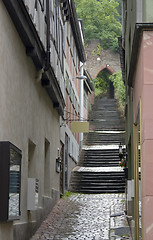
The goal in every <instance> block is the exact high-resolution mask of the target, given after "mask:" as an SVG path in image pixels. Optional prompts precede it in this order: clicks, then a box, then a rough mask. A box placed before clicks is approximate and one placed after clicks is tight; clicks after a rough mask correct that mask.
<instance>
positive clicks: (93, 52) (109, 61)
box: [85, 39, 120, 78]
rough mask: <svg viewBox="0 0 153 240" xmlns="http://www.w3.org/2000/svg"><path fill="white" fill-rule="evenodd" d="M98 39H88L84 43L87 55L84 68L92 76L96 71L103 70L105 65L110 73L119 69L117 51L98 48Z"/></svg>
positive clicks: (99, 43)
mask: <svg viewBox="0 0 153 240" xmlns="http://www.w3.org/2000/svg"><path fill="white" fill-rule="evenodd" d="M99 45H102V44H101V41H100V40H96V39H93V40H90V41H89V42H87V43H86V45H85V51H86V56H87V61H86V70H88V71H89V73H90V74H91V76H92V78H96V76H97V75H98V73H99V72H100V71H101V70H103V69H104V68H105V67H106V65H107V66H109V68H110V73H111V74H112V73H113V72H116V71H118V70H120V57H119V54H118V53H114V52H113V51H111V50H103V49H102V47H101V48H99Z"/></svg>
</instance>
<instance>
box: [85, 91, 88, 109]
mask: <svg viewBox="0 0 153 240" xmlns="http://www.w3.org/2000/svg"><path fill="white" fill-rule="evenodd" d="M87 106H88V94H87V92H86V91H84V107H85V108H86V109H87Z"/></svg>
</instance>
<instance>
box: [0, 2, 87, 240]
mask: <svg viewBox="0 0 153 240" xmlns="http://www.w3.org/2000/svg"><path fill="white" fill-rule="evenodd" d="M0 31H1V36H0V56H1V64H0V81H1V90H0V92H1V94H0V96H1V101H0V109H1V116H0V141H1V142H6V144H7V143H8V145H9V146H10V144H11V143H12V144H13V146H14V145H15V147H17V149H19V150H18V151H19V152H21V155H22V159H21V171H19V167H18V165H17V163H16V165H15V166H12V162H13V160H10V168H9V173H10V175H9V179H10V180H9V181H12V179H14V178H13V177H12V176H13V175H12V174H13V173H14V172H15V174H16V179H17V180H15V183H14V182H13V184H15V185H17V187H16V188H15V189H14V188H13V187H11V190H10V186H9V185H10V182H8V189H9V190H8V199H7V202H8V206H7V207H8V209H6V210H7V211H6V216H5V218H4V217H3V216H2V215H3V209H2V208H3V207H2V205H1V206H0V215H1V216H0V219H1V221H0V239H6V240H7V239H8V240H13V239H18V240H20V239H22V240H24V239H30V237H31V236H32V234H33V233H34V232H35V230H36V229H37V227H38V226H39V225H40V223H41V222H42V220H43V219H44V218H45V217H46V215H47V214H48V213H49V212H50V210H51V209H52V207H53V206H54V205H55V203H56V202H57V201H58V199H59V198H60V194H61V193H63V192H64V191H65V189H66V188H67V186H68V178H69V175H68V174H67V171H68V170H67V169H68V164H69V171H70V170H71V168H73V166H74V165H75V163H76V162H77V159H78V155H79V141H80V139H79V135H78V134H73V133H72V132H71V127H70V124H71V121H70V122H69V121H67V119H68V120H69V118H71V119H75V118H78V117H79V112H80V81H78V79H77V78H76V76H80V73H81V69H80V62H82V63H84V62H85V53H84V48H83V40H82V33H81V29H80V25H79V22H78V20H77V16H76V12H75V6H74V2H73V0H72V1H65V0H61V1H54V0H52V1H49V0H46V1H44V0H36V1H31V0H21V1H18V0H16V1H10V0H7V1H6V0H3V1H1V2H0ZM68 79H69V80H68ZM63 123H64V124H65V123H66V126H64V127H63ZM11 146H12V145H11ZM15 147H14V148H15ZM15 149H16V148H15ZM1 150H2V151H4V152H5V149H3V147H2V149H1ZM20 150H21V151H20ZM15 156H16V154H13V155H12V153H11V152H10V159H11V157H13V159H15ZM67 156H68V157H69V158H70V159H71V161H70V159H68V158H66V157H67ZM2 157H3V156H1V158H0V161H1V166H2V162H3V161H2ZM14 161H15V162H17V160H14ZM3 167H4V170H5V169H6V167H5V164H4V166H3ZM6 170H7V169H6ZM5 178H6V176H5V174H4V176H3V178H2V181H1V183H0V193H1V199H2V200H3V193H4V194H5V188H3V187H2V186H5V185H6V183H5ZM7 179H8V178H7ZM7 181H8V180H7ZM11 186H12V185H11ZM12 189H13V190H12ZM12 193H13V194H14V195H17V196H19V197H18V200H16V199H14V202H13V200H12V202H11V203H10V200H9V199H10V196H12V195H11V194H12ZM5 195H7V194H5ZM6 198H7V197H6ZM16 201H17V202H16ZM0 202H1V203H4V202H5V201H0ZM16 203H17V204H16ZM13 204H16V205H17V206H18V211H16V213H15V214H17V215H18V216H16V215H15V214H14V213H12V212H11V210H10V209H11V207H12V206H13ZM12 208H13V207H12ZM9 214H10V215H11V214H12V215H11V217H12V218H9ZM13 214H14V215H13ZM7 215H8V219H7ZM7 220H9V221H7Z"/></svg>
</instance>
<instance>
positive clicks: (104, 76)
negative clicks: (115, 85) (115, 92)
mask: <svg viewBox="0 0 153 240" xmlns="http://www.w3.org/2000/svg"><path fill="white" fill-rule="evenodd" d="M109 76H110V75H109V73H108V72H107V71H106V70H103V71H101V72H100V73H99V74H98V76H97V78H96V80H95V95H96V96H97V95H98V94H100V93H101V94H104V93H106V92H107V89H108V87H109V83H110V80H109Z"/></svg>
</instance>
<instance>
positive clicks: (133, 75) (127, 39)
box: [121, 0, 153, 240]
mask: <svg viewBox="0 0 153 240" xmlns="http://www.w3.org/2000/svg"><path fill="white" fill-rule="evenodd" d="M152 9H153V2H152V1H151V0H147V1H145V0H144V1H141V0H140V1H137V0H135V1H133V0H130V1H126V0H124V1H123V34H122V51H121V59H122V70H123V78H124V80H125V85H126V109H125V112H126V133H127V135H126V147H127V152H128V169H129V174H128V182H127V200H128V201H127V213H128V215H130V216H132V219H133V222H134V236H133V237H135V238H134V239H135V240H138V239H144V240H150V239H152V238H153V215H152V213H151V211H150V210H151V209H152V207H153V190H152V183H153V174H152V171H153V161H152V154H153V148H152V142H153V111H152V100H153V66H152V60H153V59H152V58H153V57H152V56H153V24H152V22H153V14H152ZM131 222H132V221H131Z"/></svg>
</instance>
